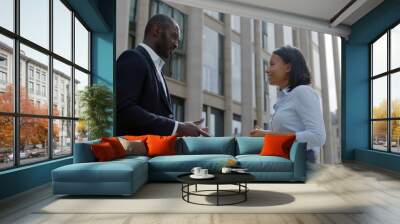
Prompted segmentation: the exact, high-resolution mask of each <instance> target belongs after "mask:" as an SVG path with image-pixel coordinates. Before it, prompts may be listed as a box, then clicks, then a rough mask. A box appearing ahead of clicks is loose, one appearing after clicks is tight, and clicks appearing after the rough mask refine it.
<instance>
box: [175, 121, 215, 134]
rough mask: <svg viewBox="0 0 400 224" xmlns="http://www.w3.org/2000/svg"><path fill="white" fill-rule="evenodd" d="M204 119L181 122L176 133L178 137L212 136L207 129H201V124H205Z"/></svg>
mask: <svg viewBox="0 0 400 224" xmlns="http://www.w3.org/2000/svg"><path fill="white" fill-rule="evenodd" d="M203 121H204V119H200V120H198V121H194V122H179V124H178V130H177V131H176V134H177V136H194V137H197V136H200V135H202V136H206V137H209V136H210V135H209V134H208V133H207V132H208V129H207V128H203V129H202V128H200V125H201V123H203Z"/></svg>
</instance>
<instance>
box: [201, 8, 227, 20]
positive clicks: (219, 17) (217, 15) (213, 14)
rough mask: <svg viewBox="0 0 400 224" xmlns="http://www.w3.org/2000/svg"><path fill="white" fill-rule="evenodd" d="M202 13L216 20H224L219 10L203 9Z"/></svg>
mask: <svg viewBox="0 0 400 224" xmlns="http://www.w3.org/2000/svg"><path fill="white" fill-rule="evenodd" d="M204 13H205V14H206V15H208V16H210V17H211V18H214V19H215V20H217V21H221V22H223V21H224V14H223V13H220V12H215V11H211V10H204Z"/></svg>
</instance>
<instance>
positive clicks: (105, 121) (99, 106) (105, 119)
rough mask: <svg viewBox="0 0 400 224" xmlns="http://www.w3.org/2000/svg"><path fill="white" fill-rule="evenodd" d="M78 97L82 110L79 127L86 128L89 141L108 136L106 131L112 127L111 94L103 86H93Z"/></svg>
mask: <svg viewBox="0 0 400 224" xmlns="http://www.w3.org/2000/svg"><path fill="white" fill-rule="evenodd" d="M79 96H80V98H79V106H80V108H81V109H82V114H81V119H82V121H79V123H78V124H79V127H80V128H82V127H81V126H84V127H86V128H87V132H88V133H87V136H88V139H89V140H93V139H98V138H101V137H106V136H109V135H110V133H109V132H108V130H109V129H110V128H111V125H112V120H111V117H112V106H113V98H112V92H111V91H110V90H109V88H108V87H106V86H105V85H102V84H94V85H92V86H88V87H86V88H85V89H84V90H83V91H81V92H80V93H79ZM81 132H82V130H81ZM83 132H85V131H83ZM85 134H86V133H85ZM78 135H79V134H78Z"/></svg>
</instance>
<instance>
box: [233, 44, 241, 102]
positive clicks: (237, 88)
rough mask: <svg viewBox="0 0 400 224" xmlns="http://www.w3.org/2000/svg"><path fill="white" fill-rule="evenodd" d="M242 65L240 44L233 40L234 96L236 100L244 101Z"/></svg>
mask: <svg viewBox="0 0 400 224" xmlns="http://www.w3.org/2000/svg"><path fill="white" fill-rule="evenodd" d="M241 76H242V66H241V53H240V45H239V44H237V43H236V42H232V98H233V100H234V101H236V102H241V101H242V77H241Z"/></svg>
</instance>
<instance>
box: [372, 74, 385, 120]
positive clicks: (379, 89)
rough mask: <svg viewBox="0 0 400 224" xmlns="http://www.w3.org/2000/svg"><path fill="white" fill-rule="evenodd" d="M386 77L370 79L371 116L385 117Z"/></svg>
mask: <svg viewBox="0 0 400 224" xmlns="http://www.w3.org/2000/svg"><path fill="white" fill-rule="evenodd" d="M386 80H387V77H386V76H385V77H381V78H378V79H374V80H373V81H372V87H373V88H372V107H373V108H372V118H387V81H386Z"/></svg>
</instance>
